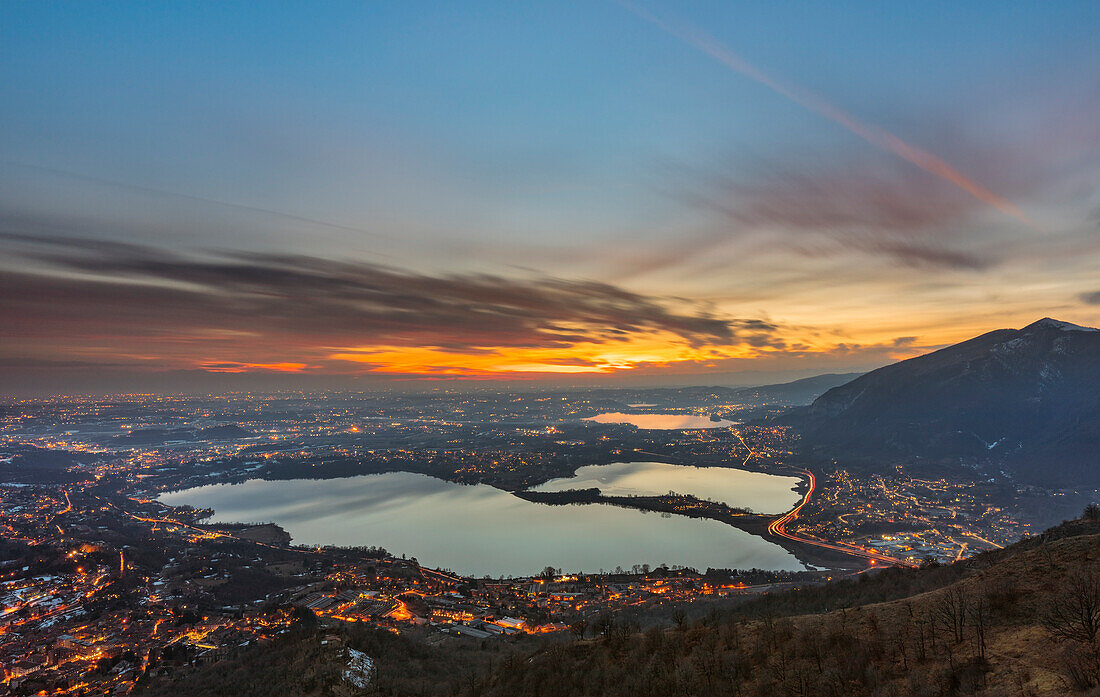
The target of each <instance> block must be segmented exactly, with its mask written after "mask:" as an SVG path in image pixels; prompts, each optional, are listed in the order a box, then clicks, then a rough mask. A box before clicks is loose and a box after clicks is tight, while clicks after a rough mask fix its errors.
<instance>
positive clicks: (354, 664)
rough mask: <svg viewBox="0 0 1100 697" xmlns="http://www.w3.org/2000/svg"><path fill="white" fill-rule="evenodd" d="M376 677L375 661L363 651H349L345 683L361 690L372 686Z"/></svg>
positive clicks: (345, 669)
mask: <svg viewBox="0 0 1100 697" xmlns="http://www.w3.org/2000/svg"><path fill="white" fill-rule="evenodd" d="M373 675H374V659H372V658H371V657H370V656H368V655H367V654H365V653H363V652H362V651H356V650H355V649H350V648H349V649H348V664H347V667H345V668H344V681H345V682H348V683H351V684H352V685H354V686H355V687H358V688H360V689H362V688H364V687H366V686H367V685H368V684H370V679H371V677H372V676H373Z"/></svg>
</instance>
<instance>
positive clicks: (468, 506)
mask: <svg viewBox="0 0 1100 697" xmlns="http://www.w3.org/2000/svg"><path fill="white" fill-rule="evenodd" d="M160 500H161V501H163V502H164V503H166V504H169V505H173V506H179V505H184V504H186V505H190V506H194V507H196V508H213V509H214V511H215V515H214V517H213V519H212V520H213V521H214V522H220V523H233V522H274V523H277V524H279V525H280V526H282V527H283V528H284V529H285V530H286V531H287V532H288V533H290V535H291V537H292V538H293V540H294V542H295V543H296V544H304V545H330V544H331V545H344V546H351V545H378V546H382V547H385V548H386V549H387V550H389V551H390V552H392V553H396V554H402V553H404V554H407V555H408V556H410V557H416V558H417V560H419V561H420V562H421V563H422V564H425V565H426V566H430V567H435V568H450V569H452V570H454V571H457V572H459V573H462V574H469V575H478V576H481V575H492V576H498V575H506V576H507V575H514V576H524V575H530V574H536V573H538V572H540V571H542V569H543V568H545V567H546V566H554V567H560V568H562V569H564V570H566V571H586V572H593V571H598V570H600V569H601V568H602V569H605V570H612V569H614V568H615V567H616V566H622V567H623V568H629V567H631V566H632V565H634V564H643V563H644V564H649V565H651V566H656V565H658V564H662V563H667V564H670V565H672V564H679V565H684V566H694V567H697V568H699V569H700V570H704V569H706V568H707V567H708V566H711V567H716V568H723V567H728V568H742V569H747V568H752V567H757V568H762V569H801V568H803V567H802V565H801V564H799V563H798V561H797V560H796V559H795V558H794V557H793V556H792V555H791V554H790V553H788V552H787V551H786V550H784V549H783V548H782V547H779V546H778V545H774V544H772V543H770V542H766V541H765V540H763V539H761V538H759V537H755V536H753V535H750V534H749V533H747V532H744V531H742V530H738V529H737V528H733V527H730V526H728V525H724V524H722V523H719V522H717V521H713V520H705V519H696V518H687V517H684V516H676V515H673V516H669V517H664V516H662V515H661V514H659V513H643V512H641V511H637V510H632V509H627V508H619V507H617V506H610V505H606V504H589V505H566V506H550V505H546V504H539V503H532V502H530V501H524V500H523V499H520V498H518V497H516V496H513V495H511V494H509V493H508V492H505V491H501V490H500V489H494V488H493V487H490V486H486V485H480V484H479V485H473V486H465V485H462V484H455V483H453V482H447V481H443V480H441V479H434V478H432V477H428V476H425V475H422V474H411V473H408V472H390V473H387V474H371V475H364V476H359V477H348V478H344V479H317V480H315V479H292V480H283V481H265V480H261V479H254V480H250V481H247V482H243V483H241V484H212V485H207V486H200V487H195V488H193V489H187V490H184V491H177V492H172V493H168V494H164V495H162V496H161V497H160Z"/></svg>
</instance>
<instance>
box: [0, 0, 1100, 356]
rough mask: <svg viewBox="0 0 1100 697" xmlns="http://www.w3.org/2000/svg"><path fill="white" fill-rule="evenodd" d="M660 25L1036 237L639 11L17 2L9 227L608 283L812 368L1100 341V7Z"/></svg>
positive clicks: (936, 7) (768, 9)
mask: <svg viewBox="0 0 1100 697" xmlns="http://www.w3.org/2000/svg"><path fill="white" fill-rule="evenodd" d="M640 7H642V8H644V10H645V11H649V12H652V13H653V14H654V15H657V16H658V17H660V18H661V19H662V20H664V21H667V22H669V23H671V24H674V25H677V26H691V27H694V28H695V30H698V31H703V32H705V33H707V34H708V35H710V36H711V37H713V39H714V40H715V41H716V42H718V43H720V44H721V45H723V46H724V47H725V48H726V49H728V50H729V51H732V52H733V53H735V54H737V55H738V56H739V57H740V58H742V59H744V60H745V61H747V62H748V63H751V64H752V65H753V66H755V67H756V68H759V69H760V70H762V71H764V72H765V73H767V74H768V75H769V76H772V77H774V78H775V79H777V80H779V81H781V82H783V83H784V84H788V85H792V86H794V87H796V88H798V89H800V90H806V91H809V92H811V93H813V94H814V95H816V96H818V97H820V98H821V99H824V100H826V101H827V102H828V103H830V104H831V105H835V106H836V107H838V108H840V109H842V110H843V111H845V112H847V113H848V114H851V115H853V116H855V117H857V118H858V119H860V120H861V121H863V122H866V123H869V124H873V125H875V126H876V127H878V128H881V129H884V130H885V131H888V132H889V133H891V134H894V135H895V136H897V137H898V138H900V139H902V140H903V141H905V142H906V143H908V144H911V145H913V146H916V147H919V148H921V149H923V150H927V151H928V152H930V153H933V154H935V155H936V156H937V157H940V158H942V159H943V160H944V161H946V162H947V163H949V164H950V165H951V166H952V167H954V168H956V169H957V170H958V171H960V172H961V173H963V174H965V175H966V176H967V177H968V178H971V179H973V180H974V181H976V182H977V183H979V184H980V185H981V186H982V187H984V188H988V189H989V190H991V191H993V192H995V193H996V194H997V195H998V196H1003V197H1004V198H1005V199H1006V200H1011V202H1012V204H1013V205H1017V206H1019V207H1020V208H1021V209H1022V210H1024V211H1025V212H1026V213H1027V215H1028V216H1029V217H1030V218H1033V219H1035V220H1036V221H1038V224H1037V225H1036V226H1035V228H1036V229H1028V228H1027V226H1026V225H1021V224H1020V221H1018V220H1013V219H1012V218H1011V217H1006V216H1004V215H1002V214H1000V213H998V212H997V211H996V210H992V209H990V208H989V207H988V206H983V205H981V204H980V203H978V204H975V202H974V201H972V200H970V197H969V196H968V195H967V194H966V193H965V192H963V191H960V190H959V189H958V188H957V187H953V186H952V185H951V184H949V183H946V182H944V181H942V180H937V179H936V178H935V177H934V176H931V175H929V174H927V173H926V172H922V171H920V170H919V169H918V168H915V167H913V166H912V165H911V164H909V163H906V162H901V161H899V160H898V158H897V157H895V156H894V155H893V154H891V153H889V152H884V151H883V150H882V149H881V148H876V147H875V146H874V145H872V144H869V143H867V142H865V141H863V140H861V139H860V138H858V137H856V136H855V135H853V134H852V133H851V132H849V131H847V130H845V129H844V128H842V127H840V126H838V125H837V124H836V123H834V122H833V121H830V120H829V119H827V118H823V117H822V116H821V115H820V114H817V113H814V112H813V111H810V110H807V109H805V108H803V107H802V106H800V105H798V104H796V103H794V102H792V101H791V100H790V99H787V98H785V97H784V96H782V95H781V94H778V93H776V92H775V91H774V90H771V89H769V88H768V87H767V86H765V85H762V84H760V83H759V82H757V81H753V80H752V79H748V78H746V76H745V75H743V74H739V73H737V72H735V71H731V70H729V69H728V68H727V67H725V66H723V65H722V64H720V63H719V62H717V61H715V60H713V58H712V57H710V56H708V55H706V54H705V53H704V52H701V51H700V50H698V47H697V46H692V45H690V43H688V42H685V41H683V40H681V39H678V38H677V37H675V36H672V35H670V34H669V33H667V32H665V31H662V30H661V29H660V28H659V27H657V26H655V25H654V24H652V23H650V22H647V21H645V20H644V19H643V18H641V17H640V16H639V15H638V13H637V12H635V11H632V10H631V8H630V6H627V5H623V4H619V3H616V2H610V1H608V2H602V1H598V2H531V3H514V2H480V3H453V2H448V3H442V2H440V3H426V2H425V3H365V2H359V3H317V2H313V3H201V2H187V3H164V2H161V3H156V2H151V3H98V2H73V3H55V2H4V3H2V4H0V88H2V93H3V95H4V102H5V104H4V106H3V108H0V216H2V218H3V223H4V225H5V228H6V230H5V232H7V233H14V234H17V235H21V236H23V237H24V238H36V237H37V238H42V239H45V238H47V237H51V236H53V237H58V236H63V237H67V238H78V239H83V240H103V241H115V242H127V243H132V244H140V245H146V246H149V247H151V248H155V249H157V250H162V251H171V252H173V253H175V252H181V251H185V250H191V251H196V250H211V249H217V250H222V251H231V252H233V253H238V252H251V253H264V254H301V255H313V256H316V257H319V258H325V259H334V260H335V259H339V260H346V261H351V262H355V263H363V264H382V265H386V266H388V267H394V268H400V269H403V270H405V271H407V272H409V273H421V274H428V275H439V274H455V273H458V274H463V273H466V274H473V273H481V274H494V275H498V276H502V277H506V278H521V279H522V278H528V277H531V276H532V275H534V276H538V277H540V278H541V277H546V278H553V279H564V280H568V281H584V282H587V281H599V282H609V283H613V284H616V287H621V288H622V289H624V290H626V291H629V292H633V293H640V294H645V295H652V296H654V297H656V298H660V299H662V300H661V302H665V300H664V299H666V298H680V299H686V301H687V302H688V303H689V304H693V303H694V304H696V305H698V307H695V308H694V309H692V310H690V311H691V312H694V313H695V314H699V313H701V312H702V313H710V314H716V315H721V316H728V317H730V318H743V317H750V316H751V317H759V318H764V319H766V320H767V321H768V322H770V323H772V324H775V325H776V326H781V327H784V330H783V333H784V335H785V336H786V339H785V341H784V343H785V345H786V346H788V347H789V346H791V345H794V344H801V345H806V346H809V345H811V344H813V345H814V346H819V343H820V342H819V343H818V344H815V343H814V340H811V337H814V336H824V335H828V334H830V333H831V334H833V335H844V336H846V337H848V339H849V341H850V342H851V343H852V344H853V345H855V344H859V345H861V346H879V345H881V346H885V345H887V344H889V342H890V341H891V340H892V339H893V338H896V337H897V336H902V335H904V336H912V335H918V336H922V337H926V338H927V340H926V341H925V342H924V343H926V344H927V345H929V346H931V345H937V344H939V343H943V342H944V341H946V340H949V339H952V338H962V336H963V335H964V334H965V332H969V331H972V330H976V329H980V328H983V327H988V328H993V327H994V326H1000V325H1001V324H1003V323H1012V322H1022V321H1023V320H1024V319H1027V318H1029V317H1030V315H1032V314H1034V313H1035V312H1039V311H1042V310H1046V309H1048V308H1049V309H1051V312H1056V311H1057V312H1061V313H1062V314H1065V315H1067V316H1068V318H1070V319H1076V320H1078V321H1083V322H1088V321H1092V322H1095V321H1097V320H1100V312H1098V308H1097V307H1096V306H1095V305H1091V304H1089V303H1088V302H1085V301H1082V300H1081V298H1082V297H1086V296H1087V294H1088V293H1092V292H1095V291H1097V290H1100V285H1098V284H1096V283H1093V286H1096V287H1091V286H1088V285H1087V284H1088V281H1087V279H1088V278H1089V277H1090V275H1091V274H1095V273H1096V272H1097V271H1100V268H1098V266H1097V263H1098V255H1100V252H1097V251H1096V250H1094V249H1093V248H1092V247H1091V246H1089V240H1090V238H1091V236H1093V235H1095V233H1096V213H1095V210H1096V209H1097V207H1098V206H1100V202H1098V201H1097V199H1096V197H1095V196H1094V195H1093V190H1094V185H1093V184H1094V182H1095V181H1096V179H1095V174H1096V172H1097V160H1098V157H1100V156H1098V152H1097V150H1098V143H1097V135H1096V129H1095V127H1094V126H1093V125H1090V124H1095V123H1096V122H1097V118H1098V113H1097V112H1098V109H1097V105H1098V104H1100V53H1098V52H1097V51H1096V50H1095V37H1096V35H1097V30H1098V29H1100V5H1097V4H1096V3H1093V2H1078V3H1073V2H1059V3H1038V2H1036V3H1027V2H1017V3H1003V2H969V3H903V2H896V3H894V2H888V3H882V2H879V3H872V2H863V3H860V2H850V3H784V2H775V3H730V2H681V3H669V2H649V3H644V4H642V5H640ZM876 182H887V183H888V184H889V186H886V187H885V189H883V187H880V186H878V185H877V184H876ZM867 200H871V203H872V205H871V206H870V208H871V209H873V211H872V212H873V214H868V213H867V210H852V209H855V208H859V207H860V205H861V202H863V201H867ZM837 202H840V203H837ZM838 206H839V207H840V208H843V209H844V210H838V209H837V208H838ZM876 206H877V208H875V207H876ZM930 209H936V210H943V211H945V213H944V215H942V216H939V217H936V216H929V217H927V219H926V218H925V217H922V216H921V215H917V214H916V212H919V211H922V210H930ZM899 211H900V212H899ZM19 244H22V245H24V247H25V246H26V245H27V244H30V242H28V241H27V239H23V241H22V242H20V243H19ZM684 249H694V250H700V254H698V255H696V256H694V257H692V256H686V257H684V258H681V255H682V252H683V250H684ZM899 250H900V251H899ZM1036 250H1041V252H1042V254H1040V257H1041V258H1036ZM25 251H26V250H25V249H24V250H23V252H21V253H25ZM25 256H26V255H25ZM30 256H31V257H33V256H34V255H33V254H32V255H30ZM41 263H42V260H41V259H40V258H38V259H37V260H36V261H34V262H33V264H41ZM40 271H41V273H42V274H47V275H48V274H50V273H55V272H56V269H55V270H53V271H51V270H50V269H47V268H43V269H41V270H40ZM823 276H827V277H828V278H829V279H830V280H829V282H828V284H827V285H826V286H823V287H816V286H815V285H814V284H815V282H817V283H820V279H821V278H822V277H823ZM815 279H816V280H815ZM930 279H932V281H934V282H932V283H931V286H932V287H931V288H930V287H929V286H930ZM1008 279H1011V280H1008ZM943 287H946V288H948V289H949V290H948V291H947V292H945V291H944V290H943ZM1021 287H1023V288H1028V289H1033V290H1034V292H1031V293H1029V296H1028V298H1018V297H1017V298H1016V299H1014V300H1011V302H1010V301H1009V295H1010V294H1011V291H1012V289H1014V288H1015V289H1019V288H1021ZM979 289H980V290H979ZM918 291H919V292H918ZM1039 291H1042V292H1039ZM914 292H918V294H919V296H920V298H919V300H920V302H918V303H916V304H915V305H914V302H915V301H914V300H913V294H914ZM846 294H847V296H855V297H859V298H862V299H865V301H866V302H863V303H860V304H858V305H859V306H858V307H856V305H857V303H853V302H851V301H850V300H847V299H846ZM676 302H679V300H677V301H676ZM1006 303H1007V304H1006ZM704 306H705V308H706V309H699V307H704ZM1052 306H1053V307H1052ZM949 310H950V311H949ZM899 311H901V312H904V313H908V314H912V315H914V316H915V317H917V319H916V320H915V321H913V322H910V323H906V322H900V321H899V320H898V315H899ZM952 311H953V312H955V314H960V315H963V316H964V317H965V319H963V320H959V319H952V317H951V314H952ZM1043 314H1048V313H1046V312H1044V313H1043ZM875 351H878V350H877V349H876V350H875ZM875 351H872V352H871V353H868V354H867V355H866V356H862V357H859V358H853V359H852V360H853V361H856V362H859V361H861V360H862V361H864V362H865V363H866V362H874V361H881V360H883V359H884V354H883V353H882V351H878V352H877V353H876V352H875ZM303 360H305V362H307V363H308V362H309V360H307V359H303ZM827 363H828V361H824V362H822V363H821V365H823V366H824V365H826V364H827ZM728 368H730V366H726V365H723V366H722V370H726V369H728ZM738 369H740V368H738Z"/></svg>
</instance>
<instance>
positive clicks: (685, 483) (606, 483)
mask: <svg viewBox="0 0 1100 697" xmlns="http://www.w3.org/2000/svg"><path fill="white" fill-rule="evenodd" d="M800 481H801V480H800V479H798V477H779V476H776V475H773V474H762V473H760V472H748V471H746V470H738V469H729V468H726V467H690V466H685V465H670V464H668V463H665V462H613V463H611V464H609V465H588V466H586V467H581V468H579V469H578V470H577V472H576V473H575V474H574V475H573V476H572V477H563V478H561V479H551V480H550V481H548V482H546V483H545V484H540V485H539V486H535V487H532V488H531V490H532V491H568V490H569V489H592V488H596V489H599V490H600V493H602V494H604V495H605V496H659V495H662V494H667V493H668V492H670V491H675V492H676V493H677V494H688V495H691V496H694V497H696V498H699V499H704V500H710V501H721V502H722V503H724V504H726V505H727V506H729V507H730V508H751V509H752V510H753V511H756V512H757V513H774V514H779V513H785V512H786V511H789V510H790V509H792V508H794V507H795V506H796V505H798V502H799V500H800V499H801V498H802V496H801V495H800V494H798V493H796V492H794V491H793V490H792V489H793V488H794V487H795V486H797V485H798V484H799V482H800Z"/></svg>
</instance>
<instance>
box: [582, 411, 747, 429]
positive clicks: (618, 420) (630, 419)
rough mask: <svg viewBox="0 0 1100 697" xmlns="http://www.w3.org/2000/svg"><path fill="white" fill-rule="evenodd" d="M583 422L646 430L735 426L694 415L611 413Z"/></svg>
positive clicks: (730, 423) (734, 423)
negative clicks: (620, 425)
mask: <svg viewBox="0 0 1100 697" xmlns="http://www.w3.org/2000/svg"><path fill="white" fill-rule="evenodd" d="M584 421H594V422H596V423H599V424H633V425H634V426H636V427H638V428H642V429H648V430H670V429H699V428H726V427H727V426H735V425H737V422H736V421H725V420H721V421H711V420H710V417H709V416H698V415H696V414H621V413H619V412H611V413H608V414H597V415H596V416H590V417H588V418H587V419H584Z"/></svg>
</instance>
